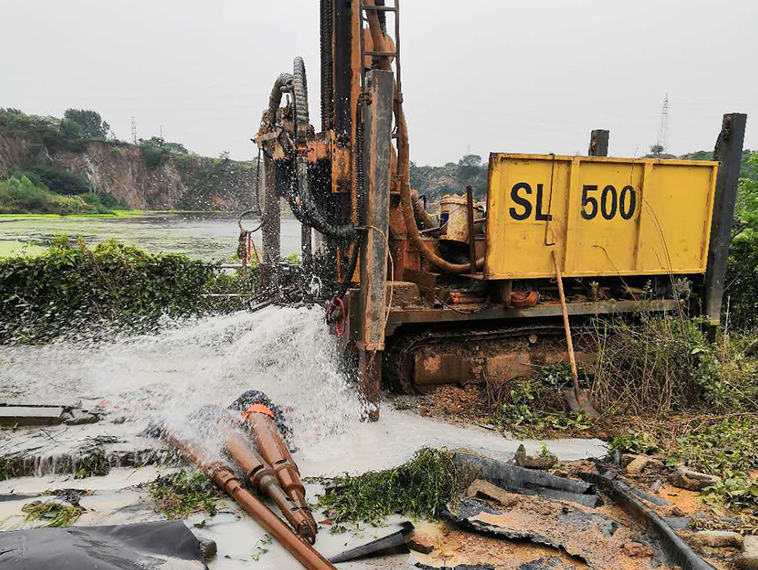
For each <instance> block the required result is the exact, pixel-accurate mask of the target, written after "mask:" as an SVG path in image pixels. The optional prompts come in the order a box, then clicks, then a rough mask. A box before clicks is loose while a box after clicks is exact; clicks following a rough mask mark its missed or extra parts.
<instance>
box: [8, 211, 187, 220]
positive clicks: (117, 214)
mask: <svg viewBox="0 0 758 570" xmlns="http://www.w3.org/2000/svg"><path fill="white" fill-rule="evenodd" d="M166 212H169V213H182V212H179V211H178V210H176V211H175V210H166ZM151 213H164V212H163V211H160V212H154V211H151V210H136V209H132V210H112V211H110V212H106V213H104V214H66V215H61V214H2V213H0V220H59V219H61V218H67V219H73V218H134V217H137V216H143V215H145V214H151Z"/></svg>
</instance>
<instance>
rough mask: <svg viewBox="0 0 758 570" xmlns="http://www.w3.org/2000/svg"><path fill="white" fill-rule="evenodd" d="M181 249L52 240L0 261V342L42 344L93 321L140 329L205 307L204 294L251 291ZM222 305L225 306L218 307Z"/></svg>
mask: <svg viewBox="0 0 758 570" xmlns="http://www.w3.org/2000/svg"><path fill="white" fill-rule="evenodd" d="M254 276H255V272H251V280H245V279H243V278H242V277H236V278H234V277H230V276H223V277H220V276H219V277H217V276H216V272H215V271H214V269H213V266H212V265H211V264H209V263H205V262H202V261H194V260H190V259H189V258H187V257H186V256H184V255H175V254H170V255H153V254H148V253H145V252H143V251H141V250H139V249H137V248H134V247H131V246H126V245H123V244H119V243H116V242H115V241H109V242H106V243H102V244H99V245H97V246H96V247H95V248H94V249H93V250H90V249H88V248H87V247H86V245H85V244H84V242H83V241H81V240H80V241H79V242H77V243H76V244H75V245H71V244H69V242H68V238H66V237H59V238H56V240H55V242H54V244H53V246H52V247H50V248H49V249H48V250H47V251H46V252H45V253H43V254H41V255H38V256H34V257H27V256H19V257H12V258H6V259H0V343H19V342H44V341H48V340H51V339H53V338H55V337H57V336H61V335H63V334H66V333H68V332H70V331H77V330H82V329H84V328H87V327H91V325H106V326H104V327H103V328H102V333H103V334H107V333H108V329H109V327H110V328H117V329H121V330H125V331H134V332H144V331H147V330H150V329H152V328H154V327H155V326H157V325H158V324H159V323H160V322H161V319H162V318H163V317H170V318H176V317H188V316H193V315H200V314H204V313H207V312H209V311H210V310H211V309H213V310H218V309H219V308H218V307H210V306H209V304H208V303H207V302H206V299H205V298H204V297H203V295H204V293H207V292H218V291H219V289H221V290H224V291H230V290H233V291H235V292H243V291H247V292H251V291H252V289H253V286H252V282H253V281H252V278H254ZM222 309H225V307H222Z"/></svg>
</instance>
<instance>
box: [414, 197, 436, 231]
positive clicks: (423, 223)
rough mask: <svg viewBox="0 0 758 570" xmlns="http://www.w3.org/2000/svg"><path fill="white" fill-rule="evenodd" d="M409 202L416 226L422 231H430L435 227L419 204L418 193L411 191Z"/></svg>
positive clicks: (422, 206)
mask: <svg viewBox="0 0 758 570" xmlns="http://www.w3.org/2000/svg"><path fill="white" fill-rule="evenodd" d="M411 202H412V203H413V217H414V218H416V224H418V226H419V227H420V229H422V230H430V229H433V228H436V227H437V224H436V223H435V222H434V220H432V218H430V217H429V214H427V213H426V208H424V205H423V204H422V203H421V198H419V195H418V192H416V191H415V190H413V191H411Z"/></svg>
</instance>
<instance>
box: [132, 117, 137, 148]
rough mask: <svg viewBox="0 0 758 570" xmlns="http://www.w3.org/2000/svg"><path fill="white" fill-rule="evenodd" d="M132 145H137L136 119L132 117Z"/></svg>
mask: <svg viewBox="0 0 758 570" xmlns="http://www.w3.org/2000/svg"><path fill="white" fill-rule="evenodd" d="M132 144H137V118H136V117H132Z"/></svg>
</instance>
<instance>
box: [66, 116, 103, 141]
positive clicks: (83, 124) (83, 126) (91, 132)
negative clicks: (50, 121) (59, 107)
mask: <svg viewBox="0 0 758 570" xmlns="http://www.w3.org/2000/svg"><path fill="white" fill-rule="evenodd" d="M66 123H70V124H71V125H76V128H75V129H74V130H78V132H79V133H80V135H79V136H82V135H83V136H85V137H88V138H93V139H104V138H105V137H107V136H108V134H109V133H110V132H111V127H110V125H109V124H108V123H106V122H105V121H103V118H102V117H101V116H100V113H98V112H97V111H90V110H88V109H66V112H65V113H63V123H62V124H66ZM69 128H73V127H71V126H70V127H69Z"/></svg>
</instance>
